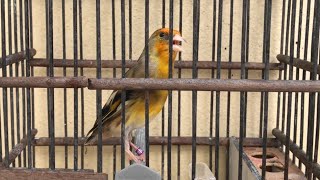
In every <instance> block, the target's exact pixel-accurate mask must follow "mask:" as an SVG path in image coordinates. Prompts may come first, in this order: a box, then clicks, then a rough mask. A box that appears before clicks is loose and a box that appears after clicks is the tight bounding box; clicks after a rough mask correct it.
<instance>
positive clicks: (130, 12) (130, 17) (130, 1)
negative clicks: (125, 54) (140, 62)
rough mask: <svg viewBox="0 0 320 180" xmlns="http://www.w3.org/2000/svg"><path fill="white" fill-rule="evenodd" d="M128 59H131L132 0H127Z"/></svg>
mask: <svg viewBox="0 0 320 180" xmlns="http://www.w3.org/2000/svg"><path fill="white" fill-rule="evenodd" d="M129 59H130V60H132V0H129Z"/></svg>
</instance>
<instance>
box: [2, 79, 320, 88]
mask: <svg viewBox="0 0 320 180" xmlns="http://www.w3.org/2000/svg"><path fill="white" fill-rule="evenodd" d="M319 85H320V82H319V81H308V80H305V81H302V80H299V81H296V80H288V81H282V80H239V79H238V80H237V79H220V80H218V79H194V80H193V79H161V80H160V79H152V78H149V79H144V78H132V79H131V78H124V79H112V78H102V79H95V78H89V79H87V78H86V77H81V76H78V77H52V78H50V77H32V78H28V77H12V78H8V77H0V87H23V88H26V87H28V88H29V87H34V88H48V87H52V88H80V87H88V88H89V89H109V90H110V89H126V90H129V89H130V90H132V89H135V90H145V89H149V90H153V89H154V90H166V89H171V90H200V91H242V90H243V91H250V92H262V91H267V92H317V91H319V90H320V87H319Z"/></svg>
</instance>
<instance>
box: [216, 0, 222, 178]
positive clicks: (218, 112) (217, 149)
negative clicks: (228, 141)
mask: <svg viewBox="0 0 320 180" xmlns="http://www.w3.org/2000/svg"><path fill="white" fill-rule="evenodd" d="M222 13H223V1H222V0H220V1H219V12H218V35H217V36H218V39H217V77H216V78H217V79H220V78H221V46H222V19H223V18H222ZM219 130H220V91H217V92H216V129H215V137H216V140H217V139H218V138H219V137H220V131H219ZM214 159H215V177H216V178H217V179H219V162H220V161H219V144H218V143H217V142H216V146H215V158H214Z"/></svg>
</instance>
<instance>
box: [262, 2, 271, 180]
mask: <svg viewBox="0 0 320 180" xmlns="http://www.w3.org/2000/svg"><path fill="white" fill-rule="evenodd" d="M271 10H272V0H265V9H264V11H265V12H264V32H263V55H262V58H263V62H264V63H265V70H264V71H263V73H264V76H263V78H264V79H265V80H269V70H270V67H269V61H270V31H271ZM262 95H263V130H262V131H263V133H262V134H263V143H262V146H263V147H262V179H265V177H266V164H267V161H266V159H267V137H268V117H269V116H268V113H269V92H263V94H262Z"/></svg>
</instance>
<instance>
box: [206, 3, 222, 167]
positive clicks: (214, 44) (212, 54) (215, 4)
mask: <svg viewBox="0 0 320 180" xmlns="http://www.w3.org/2000/svg"><path fill="white" fill-rule="evenodd" d="M212 3H213V9H212V11H213V12H212V14H213V15H212V26H213V30H212V48H211V49H212V51H211V58H212V62H214V61H215V59H216V28H217V27H216V24H217V23H216V18H217V15H216V14H217V1H212ZM219 64H220V65H221V62H220V63H219ZM211 78H212V79H214V68H212V69H211ZM213 104H214V92H213V91H211V93H210V127H209V128H210V130H209V136H210V137H212V136H213ZM212 149H213V147H212V146H209V168H210V170H211V171H212V170H213V167H212V166H213V163H212V161H213V158H212Z"/></svg>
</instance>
